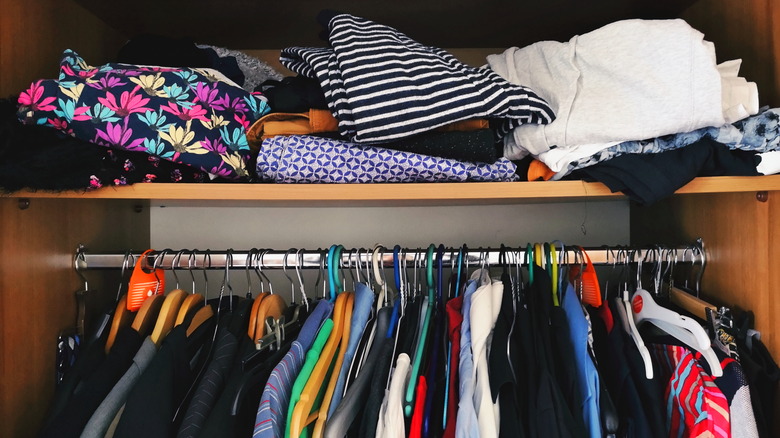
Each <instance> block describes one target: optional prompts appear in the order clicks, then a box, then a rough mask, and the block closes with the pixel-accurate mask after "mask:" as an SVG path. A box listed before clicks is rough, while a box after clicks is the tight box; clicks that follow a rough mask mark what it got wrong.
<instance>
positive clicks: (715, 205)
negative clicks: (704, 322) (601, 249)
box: [631, 192, 780, 358]
mask: <svg viewBox="0 0 780 438" xmlns="http://www.w3.org/2000/svg"><path fill="white" fill-rule="evenodd" d="M769 198H770V200H769V202H760V201H758V200H757V199H756V194H755V193H735V194H713V195H679V196H676V197H674V198H672V199H669V200H667V201H665V202H662V203H659V204H658V205H655V206H653V207H651V208H638V207H633V208H632V211H631V241H632V243H633V244H649V243H655V242H663V243H668V244H675V243H676V244H682V243H688V242H691V241H693V240H695V239H696V238H698V237H701V238H702V239H704V245H705V249H706V252H707V267H706V269H705V272H704V277H703V279H702V297H703V298H705V299H707V300H708V301H711V302H712V303H713V304H721V305H727V306H729V307H732V308H735V309H736V308H741V309H749V310H752V311H753V312H754V313H755V315H756V328H757V329H758V330H759V331H761V334H762V340H763V341H764V342H765V343H766V344H767V347H768V348H769V349H770V351H771V352H772V354H773V357H776V358H777V357H780V337H779V336H778V335H779V334H780V319H779V318H778V317H777V315H778V313H777V312H778V311H780V301H778V298H777V293H776V292H775V290H776V288H777V286H776V285H774V284H773V283H774V279H773V276H776V273H775V272H774V271H775V270H774V269H770V267H771V266H775V265H776V263H777V258H776V257H778V256H780V252H778V249H777V248H776V245H777V244H778V243H780V232H778V230H777V229H778V226H780V205H779V204H780V192H769Z"/></svg>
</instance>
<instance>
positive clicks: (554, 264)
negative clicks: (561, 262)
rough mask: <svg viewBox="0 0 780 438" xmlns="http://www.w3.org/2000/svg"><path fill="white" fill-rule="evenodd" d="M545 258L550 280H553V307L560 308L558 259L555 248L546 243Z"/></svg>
mask: <svg viewBox="0 0 780 438" xmlns="http://www.w3.org/2000/svg"><path fill="white" fill-rule="evenodd" d="M543 248H544V258H545V264H546V266H547V269H549V270H550V278H551V279H552V282H551V283H552V288H551V290H552V301H553V306H555V307H560V305H561V301H560V299H559V296H560V295H559V290H558V289H559V286H558V258H557V256H556V254H555V247H554V246H552V245H550V244H549V243H547V242H545V243H544V246H543Z"/></svg>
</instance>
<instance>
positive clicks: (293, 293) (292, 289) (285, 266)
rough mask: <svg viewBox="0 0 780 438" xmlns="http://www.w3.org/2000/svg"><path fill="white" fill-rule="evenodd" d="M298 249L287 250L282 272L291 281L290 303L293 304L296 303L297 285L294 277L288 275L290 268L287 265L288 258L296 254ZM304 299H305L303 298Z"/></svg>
mask: <svg viewBox="0 0 780 438" xmlns="http://www.w3.org/2000/svg"><path fill="white" fill-rule="evenodd" d="M296 251H297V249H296V248H290V249H288V250H287V252H285V253H284V259H282V271H283V272H284V276H285V277H287V279H288V280H289V281H290V294H291V295H290V301H291V302H292V303H295V283H294V282H293V279H292V277H290V275H289V274H288V273H287V267H288V266H289V265H288V264H287V257H288V256H289V255H290V254H292V253H293V252H296ZM301 298H303V297H301Z"/></svg>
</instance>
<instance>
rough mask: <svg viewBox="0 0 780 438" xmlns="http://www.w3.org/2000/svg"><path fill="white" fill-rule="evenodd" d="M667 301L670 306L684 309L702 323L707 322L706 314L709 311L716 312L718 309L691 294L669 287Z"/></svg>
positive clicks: (675, 287)
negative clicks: (668, 300) (669, 301)
mask: <svg viewBox="0 0 780 438" xmlns="http://www.w3.org/2000/svg"><path fill="white" fill-rule="evenodd" d="M669 299H670V300H671V302H672V304H674V305H676V306H679V307H680V308H682V309H685V310H686V311H688V312H690V314H691V315H693V316H695V317H697V318H699V319H701V320H702V321H706V320H707V313H708V312H709V311H712V312H717V311H718V308H717V307H716V306H715V305H713V304H710V303H708V302H706V301H704V300H702V299H701V298H699V297H697V296H694V295H693V294H690V293H688V292H685V291H684V290H682V289H680V288H678V287H677V286H669Z"/></svg>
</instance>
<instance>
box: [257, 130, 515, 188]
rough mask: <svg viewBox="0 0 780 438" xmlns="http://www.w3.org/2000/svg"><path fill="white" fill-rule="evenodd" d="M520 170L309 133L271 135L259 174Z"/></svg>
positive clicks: (375, 176) (373, 179)
mask: <svg viewBox="0 0 780 438" xmlns="http://www.w3.org/2000/svg"><path fill="white" fill-rule="evenodd" d="M515 170H517V167H516V166H515V164H514V163H512V162H511V161H509V160H508V159H506V158H500V159H499V160H498V161H496V162H495V163H491V164H482V163H480V164H473V163H467V162H463V161H457V160H452V159H448V158H439V157H432V156H429V155H421V154H415V153H412V152H403V151H397V150H393V149H385V148H382V147H378V146H370V145H364V144H355V143H348V142H344V141H340V140H331V139H328V138H320V137H313V136H307V135H291V136H276V137H271V138H268V139H266V140H264V141H263V145H262V147H261V149H260V153H259V155H258V157H257V174H258V176H259V177H260V178H261V179H262V180H263V181H273V182H278V183H401V182H445V181H446V182H454V181H515V180H517V179H518V177H517V175H515Z"/></svg>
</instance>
